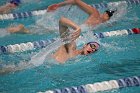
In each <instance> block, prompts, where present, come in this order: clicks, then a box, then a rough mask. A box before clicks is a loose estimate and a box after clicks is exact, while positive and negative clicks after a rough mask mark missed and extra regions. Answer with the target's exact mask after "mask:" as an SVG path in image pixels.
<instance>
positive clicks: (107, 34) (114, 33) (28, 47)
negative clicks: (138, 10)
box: [0, 28, 140, 54]
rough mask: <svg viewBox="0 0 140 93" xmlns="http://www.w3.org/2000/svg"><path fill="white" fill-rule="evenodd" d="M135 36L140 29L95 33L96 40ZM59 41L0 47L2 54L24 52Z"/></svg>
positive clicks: (49, 40) (50, 40) (139, 32)
mask: <svg viewBox="0 0 140 93" xmlns="http://www.w3.org/2000/svg"><path fill="white" fill-rule="evenodd" d="M133 34H140V28H133V29H123V30H116V31H110V32H101V33H93V36H94V37H95V38H106V37H114V36H123V35H133ZM80 37H82V36H80ZM80 37H79V38H80ZM57 39H58V38H53V39H47V40H40V41H34V42H27V43H20V44H14V45H7V46H0V54H6V53H16V52H24V51H28V50H34V49H40V48H44V47H46V46H48V45H50V44H51V43H53V42H54V41H56V40H57Z"/></svg>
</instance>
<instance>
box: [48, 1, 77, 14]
mask: <svg viewBox="0 0 140 93" xmlns="http://www.w3.org/2000/svg"><path fill="white" fill-rule="evenodd" d="M69 4H75V1H74V0H65V1H64V2H61V3H58V4H53V5H50V6H49V7H48V8H47V11H48V12H51V11H55V10H56V9H58V8H59V7H62V6H65V5H69Z"/></svg>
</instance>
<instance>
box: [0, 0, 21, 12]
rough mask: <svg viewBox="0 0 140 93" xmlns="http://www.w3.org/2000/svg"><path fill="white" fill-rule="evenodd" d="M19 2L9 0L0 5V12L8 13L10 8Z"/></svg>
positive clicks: (18, 0) (13, 7)
mask: <svg viewBox="0 0 140 93" xmlns="http://www.w3.org/2000/svg"><path fill="white" fill-rule="evenodd" d="M20 3H21V1H20V0H10V1H9V2H8V3H6V4H5V5H3V6H0V14H5V13H9V12H10V11H11V10H13V9H15V8H17V7H18V6H19V4H20Z"/></svg>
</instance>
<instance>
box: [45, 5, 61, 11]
mask: <svg viewBox="0 0 140 93" xmlns="http://www.w3.org/2000/svg"><path fill="white" fill-rule="evenodd" d="M58 8H59V4H53V5H51V6H49V7H48V8H47V12H53V11H55V10H57V9H58Z"/></svg>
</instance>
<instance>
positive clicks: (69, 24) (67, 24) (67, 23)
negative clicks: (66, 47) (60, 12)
mask: <svg viewBox="0 0 140 93" xmlns="http://www.w3.org/2000/svg"><path fill="white" fill-rule="evenodd" d="M59 24H60V25H61V26H63V28H62V29H61V28H60V29H59V31H60V34H61V35H63V34H64V33H65V35H67V34H68V33H69V32H68V31H69V30H68V27H71V28H72V29H74V32H73V33H72V34H71V40H72V41H74V40H75V39H77V38H78V37H79V35H80V32H81V28H80V27H79V26H78V25H77V24H76V23H74V22H72V21H71V20H69V19H67V18H64V17H62V18H61V19H60V21H59ZM63 37H65V36H62V38H63Z"/></svg>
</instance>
